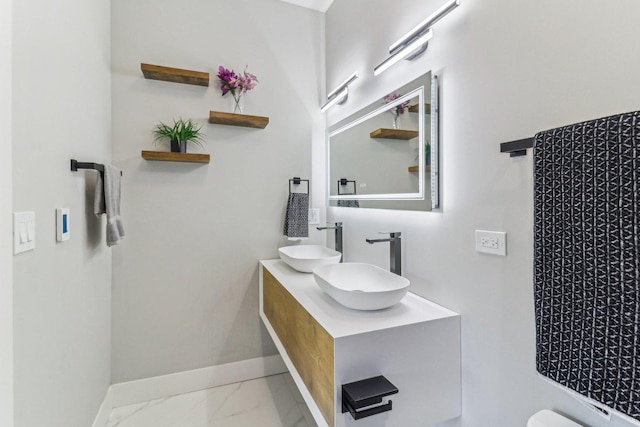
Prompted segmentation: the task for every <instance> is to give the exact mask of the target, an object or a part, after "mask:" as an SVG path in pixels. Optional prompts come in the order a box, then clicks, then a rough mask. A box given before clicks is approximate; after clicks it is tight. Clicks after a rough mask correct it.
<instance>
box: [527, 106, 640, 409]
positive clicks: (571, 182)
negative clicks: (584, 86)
mask: <svg viewBox="0 0 640 427" xmlns="http://www.w3.org/2000/svg"><path fill="white" fill-rule="evenodd" d="M534 197H535V200H534V224H535V229H534V258H535V259H534V297H535V315H536V362H537V370H538V372H540V373H541V374H542V375H544V376H546V377H548V378H550V379H552V380H553V381H555V382H557V383H559V384H561V385H563V386H565V387H568V388H570V389H572V390H575V391H576V392H578V393H580V394H582V395H584V396H587V397H589V398H591V399H593V400H595V401H598V402H601V403H603V404H604V405H606V406H608V407H609V408H612V409H614V410H616V411H620V412H622V413H624V414H626V415H628V416H630V417H632V418H635V419H638V420H640V112H632V113H626V114H620V115H616V116H611V117H605V118H602V119H598V120H592V121H588V122H584V123H578V124H575V125H571V126H565V127H562V128H558V129H553V130H549V131H545V132H541V133H539V134H537V135H536V137H535V142H534Z"/></svg>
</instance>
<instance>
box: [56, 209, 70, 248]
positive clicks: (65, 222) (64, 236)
mask: <svg viewBox="0 0 640 427" xmlns="http://www.w3.org/2000/svg"><path fill="white" fill-rule="evenodd" d="M69 227H70V224H69V208H57V209H56V240H57V241H58V242H64V241H65V240H69V238H70V237H71V232H70V229H69Z"/></svg>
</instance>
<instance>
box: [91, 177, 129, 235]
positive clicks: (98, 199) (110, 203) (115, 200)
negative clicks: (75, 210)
mask: <svg viewBox="0 0 640 427" xmlns="http://www.w3.org/2000/svg"><path fill="white" fill-rule="evenodd" d="M120 177H121V172H120V169H118V168H116V167H114V166H111V165H104V180H103V179H102V176H101V174H98V177H97V179H96V192H95V197H94V212H95V214H96V215H101V214H104V213H106V214H107V246H113V245H117V244H118V243H119V242H120V239H122V238H123V237H124V227H123V226H122V218H121V217H120Z"/></svg>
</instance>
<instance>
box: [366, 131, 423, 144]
mask: <svg viewBox="0 0 640 427" xmlns="http://www.w3.org/2000/svg"><path fill="white" fill-rule="evenodd" d="M418 135H420V133H419V132H418V131H417V130H404V129H385V128H380V129H376V130H374V131H373V132H371V133H370V134H369V136H370V137H371V138H382V139H400V140H403V141H408V140H410V139H413V138H417V137H418Z"/></svg>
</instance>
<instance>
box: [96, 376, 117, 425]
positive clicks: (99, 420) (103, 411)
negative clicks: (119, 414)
mask: <svg viewBox="0 0 640 427" xmlns="http://www.w3.org/2000/svg"><path fill="white" fill-rule="evenodd" d="M112 409H113V389H112V388H111V386H110V387H109V388H108V389H107V393H106V394H105V395H104V400H103V401H102V405H100V409H98V413H97V414H96V418H95V419H94V420H93V427H105V426H106V425H107V423H108V422H109V414H110V413H111V410H112Z"/></svg>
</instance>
